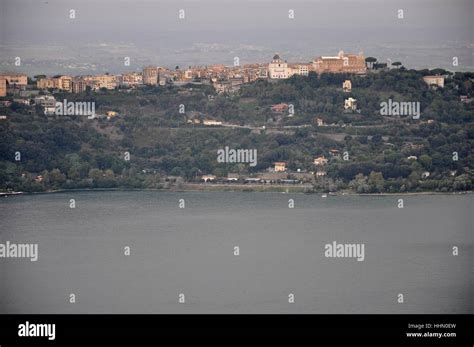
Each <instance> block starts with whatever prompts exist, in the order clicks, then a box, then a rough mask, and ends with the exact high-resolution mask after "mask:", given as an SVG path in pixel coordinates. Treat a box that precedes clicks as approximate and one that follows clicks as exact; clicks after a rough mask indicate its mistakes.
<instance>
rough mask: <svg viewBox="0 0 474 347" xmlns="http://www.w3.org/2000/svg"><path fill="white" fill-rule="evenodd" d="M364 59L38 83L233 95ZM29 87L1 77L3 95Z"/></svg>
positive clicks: (359, 70)
mask: <svg viewBox="0 0 474 347" xmlns="http://www.w3.org/2000/svg"><path fill="white" fill-rule="evenodd" d="M366 70H367V68H366V64H365V58H364V55H363V54H362V53H360V54H359V55H355V54H345V53H344V52H343V51H341V52H339V54H338V55H337V56H334V57H329V56H322V57H318V58H316V59H314V60H313V61H311V62H308V63H292V64H290V63H288V62H287V61H286V60H283V59H281V58H280V56H279V55H278V54H275V56H274V57H273V59H272V61H271V62H269V63H262V64H246V65H243V66H240V65H237V66H225V65H222V64H214V65H208V66H195V67H188V68H187V69H180V68H179V67H176V68H175V69H168V68H164V67H157V66H147V67H145V68H143V70H142V71H141V72H127V73H124V74H121V75H111V74H101V75H87V76H76V77H73V76H65V75H61V76H54V77H46V76H43V77H40V78H38V79H37V81H36V88H37V89H39V90H57V91H60V92H68V93H82V92H85V91H86V90H87V88H90V90H92V91H96V90H100V89H116V88H118V87H122V88H137V87H140V86H143V85H149V86H165V85H168V84H173V85H182V84H187V83H202V84H210V85H212V86H213V87H214V88H215V89H216V91H217V92H218V93H226V92H234V91H236V90H238V89H239V87H240V86H241V85H242V84H245V83H250V82H253V81H255V80H257V79H270V80H278V79H286V78H290V77H291V76H294V75H300V76H308V74H309V73H310V72H311V71H313V72H316V73H318V74H320V73H325V72H328V73H341V72H348V73H356V74H364V73H365V72H366ZM27 84H28V78H27V76H26V75H25V74H2V75H0V96H5V95H6V93H7V92H8V91H10V92H12V93H13V92H15V91H18V90H24V89H25V88H26V86H27Z"/></svg>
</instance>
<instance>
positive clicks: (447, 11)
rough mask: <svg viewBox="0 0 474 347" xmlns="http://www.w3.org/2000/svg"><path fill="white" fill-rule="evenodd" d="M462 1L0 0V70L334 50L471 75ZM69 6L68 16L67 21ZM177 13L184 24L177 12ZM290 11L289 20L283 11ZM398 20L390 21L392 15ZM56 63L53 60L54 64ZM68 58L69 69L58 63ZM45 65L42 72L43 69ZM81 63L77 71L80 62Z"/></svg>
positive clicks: (468, 11)
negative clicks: (454, 66)
mask: <svg viewBox="0 0 474 347" xmlns="http://www.w3.org/2000/svg"><path fill="white" fill-rule="evenodd" d="M473 4H474V1H471V0H408V1H404V0H402V1H400V0H319V1H318V0H314V1H270V0H256V1H250V0H219V1H208V0H206V1H200V0H194V1H171V0H169V1H167V0H136V1H132V0H96V1H90V0H80V1H68V0H0V68H1V69H6V68H9V67H10V66H11V64H12V62H13V60H14V57H15V56H22V57H24V62H25V66H24V68H25V69H27V70H28V71H35V72H36V71H39V70H41V69H45V68H49V67H53V68H57V69H64V68H66V69H67V68H72V69H76V68H78V69H81V67H78V66H82V65H84V66H83V67H82V68H83V69H86V70H87V69H88V68H89V65H93V66H94V68H96V69H99V70H101V69H104V68H106V69H109V70H112V71H113V70H118V69H120V64H121V61H122V60H123V56H129V57H130V58H131V60H132V62H134V66H132V68H137V69H138V68H140V67H141V66H142V64H146V63H156V64H158V65H169V66H171V65H173V66H174V64H189V65H195V64H207V63H214V62H221V63H225V64H229V65H230V64H232V59H233V57H234V56H239V57H241V61H242V62H243V63H246V62H250V61H262V60H263V61H267V60H268V59H270V58H271V54H272V53H273V52H279V53H280V54H282V55H284V56H285V58H287V59H288V60H298V61H309V60H311V59H312V58H314V57H315V56H318V55H329V54H336V53H337V51H338V50H339V49H344V50H346V51H352V52H356V53H357V52H358V51H359V50H363V51H364V53H365V54H366V55H373V56H376V57H378V58H379V60H386V59H387V58H390V59H392V60H394V59H399V60H402V61H403V62H404V63H405V64H406V65H408V66H409V67H422V66H428V67H434V66H442V67H447V66H448V67H449V64H451V60H452V57H453V56H458V57H459V58H460V59H459V60H460V64H461V65H462V66H461V69H467V68H472V66H473V63H472V48H473V41H472V32H473V30H472V29H473V28H472V24H471V23H470V19H471V17H472V13H473V9H474V6H473ZM71 9H74V10H75V12H76V18H75V19H70V18H69V11H70V10H71ZM180 9H183V10H184V11H185V19H184V20H180V19H179V18H178V11H179V10H180ZM290 9H292V10H294V13H295V18H294V19H289V18H288V11H289V10H290ZM398 9H402V10H403V11H404V19H398V18H397V10H398ZM58 61H62V62H60V63H58ZM70 61H74V64H73V65H71V66H70V67H68V66H66V65H67V64H66V63H67V62H70ZM48 64H49V65H48ZM81 64H82V65H81Z"/></svg>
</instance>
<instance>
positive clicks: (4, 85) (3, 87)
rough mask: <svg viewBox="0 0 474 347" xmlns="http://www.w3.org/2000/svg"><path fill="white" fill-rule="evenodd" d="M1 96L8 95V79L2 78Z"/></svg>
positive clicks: (0, 82)
mask: <svg viewBox="0 0 474 347" xmlns="http://www.w3.org/2000/svg"><path fill="white" fill-rule="evenodd" d="M0 96H7V80H6V79H5V78H0Z"/></svg>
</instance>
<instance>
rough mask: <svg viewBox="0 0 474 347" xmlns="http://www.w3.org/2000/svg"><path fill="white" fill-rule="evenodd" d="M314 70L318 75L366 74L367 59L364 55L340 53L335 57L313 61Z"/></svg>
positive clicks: (325, 57)
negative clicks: (326, 73) (324, 73)
mask: <svg viewBox="0 0 474 347" xmlns="http://www.w3.org/2000/svg"><path fill="white" fill-rule="evenodd" d="M313 70H314V71H315V72H317V73H318V74H321V73H323V72H329V73H341V72H348V73H359V74H360V73H365V72H366V71H367V67H366V64H365V57H364V55H363V54H362V53H360V54H359V55H355V54H345V53H344V52H343V51H340V52H339V54H338V55H337V56H335V57H328V56H322V57H318V58H316V59H315V60H314V61H313Z"/></svg>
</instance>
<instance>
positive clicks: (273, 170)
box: [200, 149, 341, 184]
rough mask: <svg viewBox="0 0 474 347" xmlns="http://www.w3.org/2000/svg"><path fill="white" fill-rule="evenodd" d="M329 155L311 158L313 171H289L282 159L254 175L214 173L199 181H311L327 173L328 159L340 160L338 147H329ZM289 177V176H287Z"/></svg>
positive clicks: (294, 182) (289, 182)
mask: <svg viewBox="0 0 474 347" xmlns="http://www.w3.org/2000/svg"><path fill="white" fill-rule="evenodd" d="M328 153H329V157H328V158H326V156H324V155H320V156H317V157H315V158H314V160H313V166H314V168H315V169H314V170H313V171H304V170H300V169H298V170H296V171H290V170H289V169H288V167H287V163H286V162H283V161H281V162H280V161H279V162H275V163H273V166H271V167H269V168H268V169H267V171H266V172H260V173H259V174H257V175H256V176H255V177H254V176H252V177H244V176H240V175H239V174H236V173H230V174H229V175H228V176H227V177H217V176H216V175H210V174H208V175H202V176H201V178H200V181H201V182H204V183H244V184H252V183H253V184H267V183H272V184H274V183H275V184H299V183H304V182H311V181H313V180H314V179H315V178H316V179H318V178H322V177H324V176H326V175H327V172H326V165H327V164H328V163H329V161H330V160H340V159H341V153H340V151H339V150H338V149H330V150H329V151H328ZM289 177H291V178H289Z"/></svg>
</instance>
